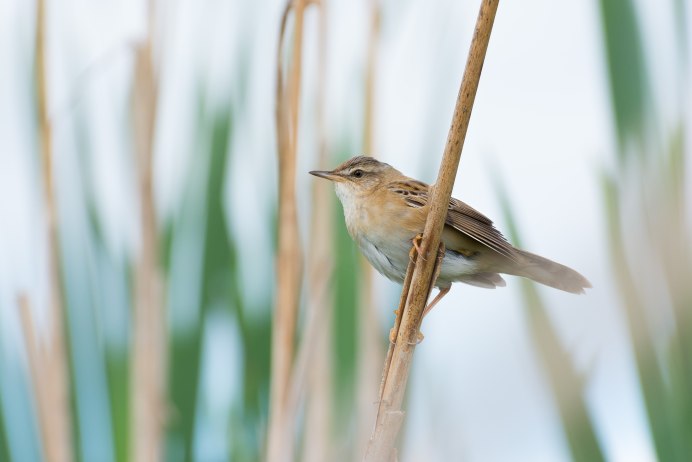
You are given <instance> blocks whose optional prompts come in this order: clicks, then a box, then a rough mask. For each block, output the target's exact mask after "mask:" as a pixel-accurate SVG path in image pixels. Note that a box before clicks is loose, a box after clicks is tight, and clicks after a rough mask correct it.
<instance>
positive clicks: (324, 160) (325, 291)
mask: <svg viewBox="0 0 692 462" xmlns="http://www.w3.org/2000/svg"><path fill="white" fill-rule="evenodd" d="M316 5H317V6H318V7H319V19H318V21H319V25H318V27H319V31H318V35H319V37H318V51H317V53H318V57H317V58H318V70H317V73H318V75H317V102H316V104H317V106H316V117H315V120H316V124H317V137H318V140H317V143H318V149H319V151H318V152H319V154H318V156H319V158H318V166H319V168H320V169H326V168H327V164H328V155H327V136H326V128H325V117H324V115H325V110H326V107H325V101H326V98H325V95H326V93H325V92H326V63H327V12H326V10H325V3H324V2H322V1H317V2H316ZM329 190H330V185H329V184H328V183H327V182H324V181H315V182H313V193H312V198H313V208H312V210H313V212H312V226H311V231H310V235H311V238H310V242H311V243H312V246H311V248H310V253H309V255H308V267H309V279H308V288H309V295H308V304H307V308H308V315H309V316H311V317H312V318H313V319H314V320H315V323H314V324H315V325H314V328H313V329H312V330H311V331H306V338H305V343H306V347H305V348H304V349H305V350H307V351H312V352H313V353H312V356H313V358H312V359H311V360H310V361H306V363H309V364H311V367H310V368H309V369H310V370H309V372H308V374H309V376H308V386H307V389H308V398H307V403H306V407H307V409H306V415H305V433H304V437H305V439H304V445H303V447H304V454H303V461H305V462H323V461H325V460H330V450H331V445H330V441H331V420H332V416H331V412H330V411H331V389H332V383H331V376H332V368H331V364H332V361H331V355H330V351H331V349H330V348H329V347H330V342H329V340H330V339H331V338H332V313H333V309H334V299H333V297H332V296H331V291H330V290H329V286H330V283H331V280H332V274H333V268H332V260H333V258H332V249H333V230H332V216H333V214H334V210H333V209H334V201H333V200H332V198H331V195H330V191H329ZM313 338H314V340H313ZM313 343H314V346H312V345H311V344H313ZM301 349H303V346H302V345H301ZM294 375H295V374H294Z"/></svg>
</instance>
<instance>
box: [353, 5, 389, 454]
mask: <svg viewBox="0 0 692 462" xmlns="http://www.w3.org/2000/svg"><path fill="white" fill-rule="evenodd" d="M380 21H381V6H380V1H379V0H370V27H369V31H368V41H367V44H368V50H367V51H368V52H367V61H366V67H365V115H364V118H363V148H362V153H363V154H365V155H368V156H373V157H375V152H374V150H375V148H374V132H375V76H376V67H377V66H376V63H377V55H378V48H379V38H380ZM359 264H360V299H359V301H358V309H359V313H358V334H359V342H358V362H357V364H358V371H357V377H358V378H357V391H356V400H357V401H356V406H357V408H356V409H357V410H356V412H357V415H356V419H357V420H356V432H357V433H356V438H355V443H356V445H357V452H356V454H362V453H363V451H364V450H365V445H366V444H367V441H368V436H369V435H370V430H371V429H372V421H373V420H374V418H375V412H376V410H377V405H376V401H377V395H376V394H375V393H376V387H377V383H378V378H379V375H378V370H379V361H380V358H382V357H383V356H384V351H383V349H382V338H381V334H380V329H379V327H380V326H379V320H378V317H377V310H376V307H375V299H374V294H373V286H372V275H373V271H372V266H371V265H370V263H368V261H367V260H366V259H365V257H364V256H363V255H362V254H361V255H360V256H359Z"/></svg>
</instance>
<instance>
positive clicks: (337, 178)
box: [310, 170, 343, 182]
mask: <svg viewBox="0 0 692 462" xmlns="http://www.w3.org/2000/svg"><path fill="white" fill-rule="evenodd" d="M310 175H315V176H318V177H320V178H324V179H327V180H329V181H335V182H339V181H343V177H342V176H341V175H339V174H337V173H334V172H327V171H322V170H313V171H312V172H310Z"/></svg>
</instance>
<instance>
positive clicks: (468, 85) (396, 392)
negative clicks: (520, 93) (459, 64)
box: [363, 0, 499, 462]
mask: <svg viewBox="0 0 692 462" xmlns="http://www.w3.org/2000/svg"><path fill="white" fill-rule="evenodd" d="M498 3H499V0H484V1H483V2H482V4H481V7H480V12H479V15H478V19H477V21H476V29H475V32H474V35H473V40H472V41H471V47H470V50H469V55H468V59H467V61H466V70H465V71H464V77H463V79H462V82H461V87H460V89H459V95H458V96H457V102H456V106H455V109H454V115H453V117H452V124H451V127H450V129H449V135H448V137H447V144H446V146H445V151H444V154H443V158H442V164H441V165H440V171H439V173H438V177H437V182H436V183H435V185H433V187H432V191H431V199H430V212H429V214H428V218H427V220H426V222H425V228H424V231H423V240H422V243H421V246H420V247H421V253H422V255H421V257H422V258H419V259H417V261H416V264H415V267H414V270H413V277H412V281H411V287H410V290H409V293H408V295H407V296H406V306H405V308H404V312H403V313H402V315H401V325H400V328H399V331H398V332H397V336H396V344H395V345H394V349H393V352H392V356H391V361H390V364H389V365H388V366H387V365H385V369H388V370H387V375H386V377H385V380H384V387H383V393H382V399H381V404H380V406H381V412H379V413H378V416H377V421H376V422H375V428H374V430H373V435H372V437H371V439H370V442H369V444H368V448H367V450H366V453H365V457H364V459H363V460H364V461H367V462H382V461H389V460H391V459H392V457H393V456H394V454H395V452H394V447H395V443H396V437H397V435H398V433H399V429H400V428H401V424H402V423H403V418H404V413H403V411H402V409H401V405H402V403H403V400H404V394H405V391H406V384H407V382H408V375H409V369H410V367H411V362H412V359H413V352H414V349H415V347H416V342H417V339H418V333H419V328H420V324H421V321H422V316H423V309H424V308H425V303H426V301H427V298H428V295H429V293H430V290H431V288H432V285H433V284H434V282H435V281H434V276H435V275H434V270H435V264H436V262H437V261H438V259H436V258H427V256H428V255H430V253H431V251H435V250H436V249H438V247H439V245H440V235H441V234H442V228H443V226H444V221H445V218H446V216H447V208H448V204H449V200H450V198H451V195H452V188H453V186H454V179H455V177H456V173H457V169H458V167H459V160H460V158H461V149H462V147H463V144H464V139H465V138H466V132H467V129H468V124H469V120H470V118H471V111H472V109H473V102H474V99H475V97H476V90H477V89H478V82H479V80H480V76H481V70H482V68H483V61H484V59H485V52H486V50H487V48H488V41H489V40H490V32H491V31H492V26H493V21H494V19H495V13H496V11H497V6H498ZM434 249H435V250H434Z"/></svg>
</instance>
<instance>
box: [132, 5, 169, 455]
mask: <svg viewBox="0 0 692 462" xmlns="http://www.w3.org/2000/svg"><path fill="white" fill-rule="evenodd" d="M148 14H149V34H148V36H147V39H146V40H145V41H144V43H141V44H140V45H139V46H138V47H137V48H136V54H135V77H134V89H133V113H134V114H133V116H134V146H135V155H136V159H137V174H138V189H139V197H140V207H141V209H140V235H141V250H140V252H141V253H140V255H139V260H138V261H137V266H136V269H135V307H134V320H133V336H134V344H133V350H132V368H133V370H132V378H131V382H130V386H131V387H132V388H131V396H132V400H131V402H130V406H131V411H130V416H131V419H132V421H131V424H130V431H131V434H130V441H131V442H132V446H131V447H130V460H132V461H135V462H149V461H158V460H163V434H164V424H165V416H166V382H165V380H166V363H167V361H166V317H165V312H164V307H163V285H162V279H161V273H160V268H159V252H158V249H159V240H158V233H157V226H156V210H155V203H154V190H153V150H154V132H155V128H156V103H157V82H156V77H155V73H154V63H153V52H152V48H153V46H152V41H153V39H152V36H153V18H154V17H155V16H154V2H153V1H150V2H149V12H148Z"/></svg>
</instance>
